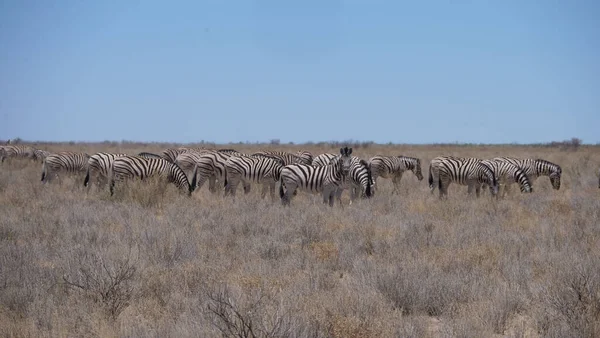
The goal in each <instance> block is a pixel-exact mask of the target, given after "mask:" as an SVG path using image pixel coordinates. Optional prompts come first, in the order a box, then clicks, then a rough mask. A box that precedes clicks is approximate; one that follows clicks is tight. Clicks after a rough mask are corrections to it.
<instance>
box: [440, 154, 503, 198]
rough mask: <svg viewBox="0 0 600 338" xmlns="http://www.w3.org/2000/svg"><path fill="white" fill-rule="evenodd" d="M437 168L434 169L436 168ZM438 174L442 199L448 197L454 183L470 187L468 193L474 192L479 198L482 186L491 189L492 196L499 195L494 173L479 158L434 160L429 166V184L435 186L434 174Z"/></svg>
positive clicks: (443, 158)
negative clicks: (485, 185)
mask: <svg viewBox="0 0 600 338" xmlns="http://www.w3.org/2000/svg"><path fill="white" fill-rule="evenodd" d="M434 166H435V168H432V167H434ZM434 171H436V172H437V175H438V177H437V180H438V182H437V183H438V188H439V189H440V199H441V198H444V197H446V196H448V187H449V186H450V184H451V183H452V182H455V183H457V184H460V185H466V186H468V191H467V192H468V193H469V194H472V193H473V190H475V193H476V195H477V197H479V193H480V189H481V185H482V184H484V183H485V184H487V185H488V186H489V187H490V191H491V193H492V196H496V194H497V193H498V181H497V180H496V176H495V175H494V171H493V170H492V169H491V168H490V167H488V166H487V165H485V164H483V163H481V160H480V159H478V158H458V157H439V158H435V159H433V160H432V163H431V164H430V166H429V184H430V186H431V185H432V184H433V177H432V172H434Z"/></svg>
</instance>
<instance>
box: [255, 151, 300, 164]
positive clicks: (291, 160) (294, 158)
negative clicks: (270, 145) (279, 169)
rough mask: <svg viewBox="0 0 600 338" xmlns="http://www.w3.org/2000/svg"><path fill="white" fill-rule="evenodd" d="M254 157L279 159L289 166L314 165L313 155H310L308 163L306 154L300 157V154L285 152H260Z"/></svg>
mask: <svg viewBox="0 0 600 338" xmlns="http://www.w3.org/2000/svg"><path fill="white" fill-rule="evenodd" d="M306 153H308V152H306ZM308 154H310V153H308ZM252 156H267V157H272V158H277V159H280V160H282V161H283V163H284V164H285V165H289V164H305V165H310V164H311V163H312V155H310V161H308V158H309V157H308V156H307V155H306V154H304V155H299V154H292V153H287V152H285V151H259V152H256V153H254V154H252Z"/></svg>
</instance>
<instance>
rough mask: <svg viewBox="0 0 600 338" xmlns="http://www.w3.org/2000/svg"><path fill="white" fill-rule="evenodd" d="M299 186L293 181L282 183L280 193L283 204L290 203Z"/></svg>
mask: <svg viewBox="0 0 600 338" xmlns="http://www.w3.org/2000/svg"><path fill="white" fill-rule="evenodd" d="M284 188H285V192H283V191H284ZM297 188H298V186H297V185H296V184H295V183H293V182H290V183H288V184H285V185H284V184H283V183H282V184H281V186H280V187H279V195H280V196H281V204H283V205H290V202H291V200H292V196H294V192H296V189H297Z"/></svg>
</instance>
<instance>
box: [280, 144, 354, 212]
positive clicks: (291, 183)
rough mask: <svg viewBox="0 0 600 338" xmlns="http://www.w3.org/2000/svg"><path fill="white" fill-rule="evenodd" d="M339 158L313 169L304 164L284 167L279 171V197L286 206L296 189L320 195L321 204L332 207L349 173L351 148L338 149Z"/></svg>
mask: <svg viewBox="0 0 600 338" xmlns="http://www.w3.org/2000/svg"><path fill="white" fill-rule="evenodd" d="M340 154H341V155H340V156H338V157H337V158H336V160H334V161H332V163H331V164H329V165H326V166H321V167H313V166H310V165H305V164H291V165H286V166H285V167H284V168H283V169H282V171H281V185H280V187H279V195H280V197H281V202H282V203H283V204H284V205H288V204H289V203H290V200H291V198H292V196H293V194H294V192H295V191H296V189H300V190H304V191H309V192H312V193H322V195H323V202H324V203H329V205H330V206H333V204H334V199H335V194H336V192H337V189H338V188H339V187H340V186H341V185H342V184H343V183H344V176H347V175H348V173H349V171H350V165H351V157H350V155H351V154H352V148H348V147H344V148H341V149H340Z"/></svg>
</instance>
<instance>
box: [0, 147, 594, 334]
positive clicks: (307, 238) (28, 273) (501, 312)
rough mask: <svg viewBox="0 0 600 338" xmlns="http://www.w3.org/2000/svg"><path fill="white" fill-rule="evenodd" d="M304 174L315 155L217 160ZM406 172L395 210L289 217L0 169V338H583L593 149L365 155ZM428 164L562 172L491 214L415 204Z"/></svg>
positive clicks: (303, 204) (377, 150)
mask: <svg viewBox="0 0 600 338" xmlns="http://www.w3.org/2000/svg"><path fill="white" fill-rule="evenodd" d="M168 146H169V145H166V144H147V145H145V144H135V143H97V144H78V143H72V144H66V143H65V144H38V145H36V147H38V148H41V149H47V150H51V151H58V150H75V151H85V152H87V153H89V154H93V153H95V152H98V151H109V152H126V153H131V154H135V153H137V152H141V151H150V152H160V151H161V150H162V149H164V148H166V147H168ZM223 147H226V148H235V149H236V150H239V151H242V152H254V151H257V150H262V149H272V150H286V151H296V150H299V149H305V150H308V151H311V152H312V153H313V154H314V155H315V156H316V155H318V154H320V153H323V152H338V151H339V147H337V148H336V147H334V146H330V145H327V144H323V145H304V146H293V145H286V146H284V145H225V146H223ZM376 154H381V155H407V156H414V157H418V158H420V159H421V161H422V163H423V174H424V175H425V179H424V180H423V181H418V180H417V179H416V177H415V176H414V175H413V174H412V173H410V172H409V173H405V175H404V177H403V179H402V189H401V194H400V195H391V194H390V193H391V190H392V184H391V182H390V181H389V180H385V179H379V181H378V185H379V190H378V191H377V194H376V195H375V196H374V197H373V198H372V199H370V200H359V201H357V202H355V203H353V204H352V205H350V206H349V205H348V193H347V192H345V193H344V203H345V205H344V207H340V206H339V205H337V204H336V206H335V207H334V208H329V207H328V206H325V205H323V204H322V203H321V198H320V197H317V196H312V195H307V194H306V193H302V192H300V193H299V194H298V196H297V197H296V198H294V199H293V200H292V204H291V207H289V208H284V207H282V206H281V203H280V201H279V200H276V201H274V202H273V201H271V200H270V199H269V198H268V197H267V198H266V199H264V200H261V199H260V197H259V190H260V189H258V187H254V188H253V190H252V191H251V193H250V194H249V195H247V196H244V195H243V193H241V192H238V196H237V198H236V199H235V200H232V199H230V198H223V197H222V196H221V195H222V194H219V195H213V194H211V193H210V192H208V189H207V187H206V186H205V187H203V188H202V190H200V191H196V192H194V194H193V195H192V197H191V198H188V197H187V196H185V195H184V194H181V193H179V192H178V191H177V189H176V188H175V187H174V186H172V185H164V184H161V183H160V182H154V183H152V184H146V183H144V184H142V183H141V182H137V183H133V184H129V185H128V186H125V187H123V186H122V187H120V188H119V189H117V191H116V195H115V196H114V197H113V198H111V197H110V196H109V193H108V191H107V189H98V188H97V187H91V188H90V189H87V188H84V187H83V184H82V183H83V177H81V176H79V177H73V178H71V177H62V179H61V180H60V181H54V182H51V183H49V184H46V185H44V184H42V183H41V182H40V174H41V164H40V163H35V164H34V163H31V162H28V161H18V160H13V161H10V162H5V163H4V164H3V165H2V166H1V167H0V215H1V217H0V327H1V328H2V329H1V330H0V332H1V335H3V336H8V337H23V336H26V337H45V336H52V337H55V336H58V337H95V336H102V337H111V336H115V337H116V336H120V337H122V336H129V337H140V336H141V337H145V336H151V337H189V336H194V337H219V336H222V335H225V336H237V337H252V336H257V337H502V336H507V337H598V336H600V189H598V178H597V176H596V174H595V173H596V172H597V170H598V167H599V166H600V147H597V146H581V147H579V148H577V149H561V148H559V147H541V146H461V145H423V146H417V145H415V146H400V145H398V146H394V145H368V146H366V147H365V146H362V147H360V146H359V147H356V146H355V148H354V154H353V155H356V156H360V157H363V158H369V157H371V156H373V155H376ZM439 155H456V156H465V157H466V156H469V157H480V158H492V157H496V156H515V157H523V158H526V157H533V158H544V159H547V160H549V161H552V162H554V163H557V164H559V165H561V166H562V169H563V176H562V186H561V189H560V190H559V191H555V190H553V189H552V188H551V186H550V182H549V180H548V178H547V177H542V178H539V179H538V180H537V181H535V183H534V189H535V192H534V193H533V194H531V195H522V194H520V193H519V192H518V189H516V188H514V189H513V194H512V195H511V196H508V197H506V198H505V199H503V200H492V199H491V198H490V196H489V193H488V194H486V195H484V196H482V197H481V198H479V199H476V198H471V197H467V194H466V189H467V188H466V187H464V186H456V185H454V184H453V185H451V187H450V190H449V198H448V200H445V201H439V200H438V196H437V192H436V194H435V195H431V194H430V193H429V189H428V186H427V169H428V164H429V161H430V160H431V159H432V158H433V157H436V156H439Z"/></svg>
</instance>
